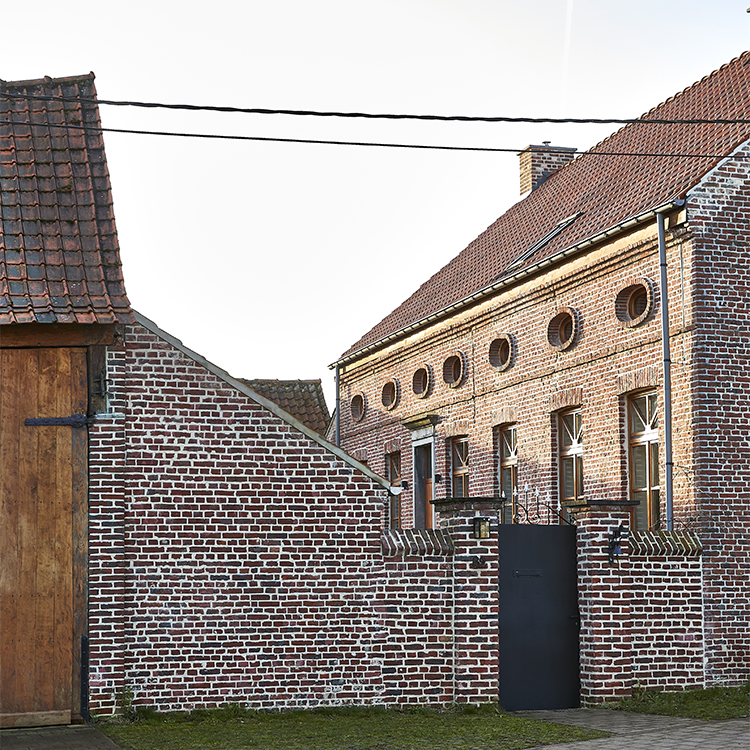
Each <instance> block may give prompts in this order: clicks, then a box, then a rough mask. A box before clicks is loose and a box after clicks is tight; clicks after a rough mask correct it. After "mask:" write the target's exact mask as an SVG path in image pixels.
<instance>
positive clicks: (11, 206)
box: [0, 74, 133, 324]
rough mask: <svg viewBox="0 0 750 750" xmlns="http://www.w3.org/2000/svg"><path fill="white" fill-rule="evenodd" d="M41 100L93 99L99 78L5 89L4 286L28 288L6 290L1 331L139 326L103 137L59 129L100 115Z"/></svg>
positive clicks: (93, 109)
mask: <svg viewBox="0 0 750 750" xmlns="http://www.w3.org/2000/svg"><path fill="white" fill-rule="evenodd" d="M35 96H66V97H77V96H80V97H82V98H87V99H91V98H95V97H96V91H95V88H94V76H93V74H90V75H85V76H76V77H71V78H57V79H52V78H44V79H40V80H33V81H18V82H0V217H1V218H2V225H1V226H0V251H2V250H5V251H6V258H5V260H6V261H7V263H6V264H2V265H0V282H1V281H2V280H3V277H6V278H7V280H8V281H11V280H14V281H15V282H16V284H18V283H23V284H24V288H23V291H17V292H14V291H10V294H8V293H3V292H2V289H3V288H4V287H3V286H2V285H0V323H2V324H9V323H27V322H37V323H54V322H58V323H75V322H77V323H113V322H119V323H129V322H132V321H133V315H132V311H131V309H130V302H129V301H128V298H127V295H126V293H125V285H124V281H123V277H122V267H121V263H120V252H119V245H118V242H117V230H116V228H115V222H114V215H113V211H112V190H111V187H110V183H109V175H108V171H107V168H106V160H105V156H104V146H103V143H102V138H101V135H100V134H99V133H90V132H82V131H78V130H72V129H71V130H68V129H60V128H55V127H54V124H58V125H60V124H62V125H73V126H75V125H81V123H90V124H92V125H94V126H99V125H100V120H99V110H98V107H97V106H96V105H95V104H91V103H85V102H62V101H59V100H57V101H50V100H47V99H35V98H32V97H35ZM42 248H44V253H41V252H40V250H41V249H42ZM11 251H12V252H13V253H14V255H13V256H12V262H11V258H10V257H8V255H7V253H8V252H11ZM26 279H28V280H29V282H28V284H27V282H26Z"/></svg>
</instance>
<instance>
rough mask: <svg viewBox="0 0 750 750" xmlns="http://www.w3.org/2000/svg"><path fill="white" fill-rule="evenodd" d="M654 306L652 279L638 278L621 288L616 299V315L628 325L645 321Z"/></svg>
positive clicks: (622, 322) (621, 321) (623, 323)
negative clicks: (635, 281)
mask: <svg viewBox="0 0 750 750" xmlns="http://www.w3.org/2000/svg"><path fill="white" fill-rule="evenodd" d="M653 306H654V287H653V283H652V282H651V281H650V279H638V280H637V283H634V284H630V285H629V286H626V287H625V288H624V289H622V290H620V292H619V294H618V295H617V298H616V299H615V317H616V318H617V320H618V322H619V323H620V324H621V325H623V326H626V327H629V328H630V327H632V326H637V325H639V324H640V323H643V321H644V320H646V318H648V316H649V315H650V314H651V310H652V309H653Z"/></svg>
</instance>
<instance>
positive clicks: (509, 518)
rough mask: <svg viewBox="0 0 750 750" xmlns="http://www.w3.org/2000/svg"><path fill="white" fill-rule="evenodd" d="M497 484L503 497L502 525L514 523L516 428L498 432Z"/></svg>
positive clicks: (516, 457)
mask: <svg viewBox="0 0 750 750" xmlns="http://www.w3.org/2000/svg"><path fill="white" fill-rule="evenodd" d="M497 442H498V484H499V486H500V496H501V497H503V496H504V497H505V505H504V506H503V511H502V516H501V518H502V522H503V523H516V522H517V515H518V511H517V508H516V502H517V501H518V473H517V468H518V443H517V442H516V426H515V425H514V424H513V425H506V426H505V427H501V428H500V429H499V430H498V441H497Z"/></svg>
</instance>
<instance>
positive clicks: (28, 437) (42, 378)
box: [0, 348, 87, 726]
mask: <svg viewBox="0 0 750 750" xmlns="http://www.w3.org/2000/svg"><path fill="white" fill-rule="evenodd" d="M86 408H87V384H86V350H85V349H73V348H54V349H53V348H39V349H0V467H2V473H1V475H0V726H35V725H41V724H61V723H70V721H71V718H72V717H74V716H75V715H76V714H78V712H79V710H80V694H79V692H78V691H79V690H80V665H79V659H80V651H79V647H78V644H79V643H80V631H81V629H82V628H83V627H85V604H84V596H85V593H84V591H83V577H84V576H85V573H84V572H83V571H85V557H86V555H85V550H86V541H85V536H86V531H85V529H86V527H85V516H86V493H87V486H86V485H87V483H86V478H87V460H86V459H87V435H86V429H85V427H84V428H80V427H79V428H76V427H72V426H70V425H65V424H63V425H54V424H53V425H27V424H26V420H27V419H34V418H37V419H38V418H40V417H43V418H49V417H70V416H71V415H73V414H83V415H85V414H86ZM74 560H75V561H76V562H75V564H74ZM81 567H83V571H82V570H81Z"/></svg>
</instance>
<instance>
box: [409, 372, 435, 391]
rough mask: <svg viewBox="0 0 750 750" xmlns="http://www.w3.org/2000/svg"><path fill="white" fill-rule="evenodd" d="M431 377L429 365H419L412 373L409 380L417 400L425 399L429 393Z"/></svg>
mask: <svg viewBox="0 0 750 750" xmlns="http://www.w3.org/2000/svg"><path fill="white" fill-rule="evenodd" d="M431 385H432V377H431V375H430V366H429V365H420V366H419V367H418V368H417V369H416V370H415V372H414V375H413V376H412V379H411V389H412V391H413V392H414V395H415V396H416V397H417V398H425V396H427V394H428V393H429V392H430V386H431Z"/></svg>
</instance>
